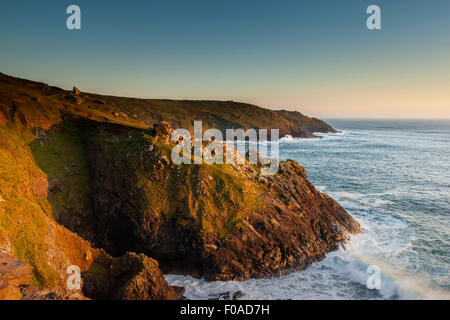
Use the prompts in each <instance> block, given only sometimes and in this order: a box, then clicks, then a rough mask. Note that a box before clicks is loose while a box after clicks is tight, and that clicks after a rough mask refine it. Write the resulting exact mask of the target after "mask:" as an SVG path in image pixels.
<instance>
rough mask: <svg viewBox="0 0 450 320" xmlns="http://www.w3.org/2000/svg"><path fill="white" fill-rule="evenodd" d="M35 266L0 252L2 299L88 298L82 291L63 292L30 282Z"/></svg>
mask: <svg viewBox="0 0 450 320" xmlns="http://www.w3.org/2000/svg"><path fill="white" fill-rule="evenodd" d="M32 270H33V267H32V266H31V265H30V264H28V263H26V262H23V261H20V260H18V259H16V258H14V257H11V256H8V255H6V254H2V253H0V300H86V299H87V298H86V297H84V296H83V295H82V294H81V293H71V294H67V295H64V294H61V292H59V291H55V290H46V289H39V288H37V287H35V286H33V285H31V284H30V282H31V278H32Z"/></svg>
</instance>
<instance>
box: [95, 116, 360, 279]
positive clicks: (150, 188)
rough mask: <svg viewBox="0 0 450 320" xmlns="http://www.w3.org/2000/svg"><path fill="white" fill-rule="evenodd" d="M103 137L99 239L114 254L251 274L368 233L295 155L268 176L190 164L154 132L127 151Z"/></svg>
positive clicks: (209, 275)
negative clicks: (152, 140) (172, 156)
mask: <svg viewBox="0 0 450 320" xmlns="http://www.w3.org/2000/svg"><path fill="white" fill-rule="evenodd" d="M114 128H115V127H111V128H110V129H109V130H110V133H108V134H110V135H111V136H113V135H116V133H114V130H115V129H114ZM155 129H156V139H158V140H160V141H167V140H166V138H167V137H168V136H169V134H170V132H171V129H170V128H169V127H168V125H167V124H162V125H160V126H156V127H155ZM101 132H102V134H103V135H105V132H108V131H107V130H105V129H102V131H101ZM95 135H96V134H95V133H92V134H91V135H90V136H95ZM124 135H125V133H124ZM105 139H106V140H102V141H101V142H100V141H96V143H94V144H92V145H89V150H90V156H91V157H90V164H91V167H92V172H93V179H94V190H95V197H94V207H95V211H96V212H97V222H98V226H99V230H98V231H99V232H98V233H99V237H98V239H97V242H98V244H99V245H100V246H102V247H104V248H105V249H106V250H108V251H109V252H111V253H113V254H115V255H120V254H123V253H125V252H126V251H136V252H143V253H145V254H147V255H148V256H152V257H154V258H155V259H157V260H158V261H159V263H160V265H161V268H162V269H163V271H164V272H171V273H175V272H182V273H189V274H191V275H193V276H204V277H205V278H206V279H207V280H236V279H248V278H250V277H260V276H270V275H274V274H275V275H279V274H281V273H287V272H291V271H293V270H298V269H305V268H306V267H308V266H309V265H310V264H311V263H313V262H315V261H317V260H320V259H322V258H323V257H324V256H325V254H326V253H328V252H329V251H332V250H335V249H337V248H338V247H339V246H340V245H341V244H343V243H345V242H346V241H348V239H349V235H350V234H356V233H359V232H360V226H359V224H358V223H357V222H356V221H355V220H354V219H353V218H352V217H351V216H350V215H349V214H348V213H347V212H346V211H345V210H344V209H343V208H342V207H341V206H340V205H339V204H337V203H336V202H335V201H334V200H333V199H331V198H330V197H328V196H326V195H324V194H322V193H320V192H319V191H317V190H316V189H315V188H314V186H313V185H312V184H311V183H310V182H309V181H308V179H307V176H306V172H305V169H304V168H303V167H301V166H300V165H299V164H298V163H297V162H296V161H293V160H289V161H286V162H281V163H280V168H279V173H278V174H276V175H274V176H271V177H270V178H269V177H265V176H260V174H259V168H258V167H257V166H253V165H251V164H249V163H248V161H246V162H245V164H243V165H235V166H227V167H225V166H223V167H222V168H223V169H222V171H220V170H218V169H216V168H215V167H214V166H208V165H197V166H192V169H190V170H188V168H187V167H188V166H186V169H184V168H180V167H178V166H175V165H174V164H173V163H172V162H170V161H169V160H167V159H166V158H165V156H164V155H163V154H164V152H163V149H160V147H159V146H158V145H156V144H153V145H154V146H155V148H154V149H153V150H152V151H151V152H148V153H147V152H146V151H145V150H147V149H148V148H147V146H148V143H149V141H148V140H146V139H147V138H142V140H139V139H138V138H137V136H135V140H134V142H133V144H132V145H130V148H129V149H127V151H126V152H125V150H124V149H121V150H118V149H116V148H114V147H113V145H111V146H109V143H108V142H107V141H108V136H106V137H105ZM122 141H124V140H122ZM131 159H134V160H133V161H131ZM114 177H128V178H127V179H123V178H121V179H116V178H114ZM210 177H212V179H211V178H210ZM269 179H270V183H269ZM155 190H158V191H157V194H155ZM129 199H139V201H135V202H133V203H130V200H129ZM287 202H288V203H289V205H287V204H286V203H287ZM204 208H207V209H206V210H205V209H204Z"/></svg>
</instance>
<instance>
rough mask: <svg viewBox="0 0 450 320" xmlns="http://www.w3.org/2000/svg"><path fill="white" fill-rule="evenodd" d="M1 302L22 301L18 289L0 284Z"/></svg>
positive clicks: (6, 284)
mask: <svg viewBox="0 0 450 320" xmlns="http://www.w3.org/2000/svg"><path fill="white" fill-rule="evenodd" d="M1 300H22V294H21V292H20V288H19V287H17V286H15V285H12V284H9V283H1V282H0V301H1Z"/></svg>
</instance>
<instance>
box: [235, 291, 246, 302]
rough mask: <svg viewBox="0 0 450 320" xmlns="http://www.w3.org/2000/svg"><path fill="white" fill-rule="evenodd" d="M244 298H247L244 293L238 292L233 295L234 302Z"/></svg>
mask: <svg viewBox="0 0 450 320" xmlns="http://www.w3.org/2000/svg"><path fill="white" fill-rule="evenodd" d="M243 296H245V293H243V292H242V291H237V292H235V293H234V294H233V300H239V299H240V298H242V297H243Z"/></svg>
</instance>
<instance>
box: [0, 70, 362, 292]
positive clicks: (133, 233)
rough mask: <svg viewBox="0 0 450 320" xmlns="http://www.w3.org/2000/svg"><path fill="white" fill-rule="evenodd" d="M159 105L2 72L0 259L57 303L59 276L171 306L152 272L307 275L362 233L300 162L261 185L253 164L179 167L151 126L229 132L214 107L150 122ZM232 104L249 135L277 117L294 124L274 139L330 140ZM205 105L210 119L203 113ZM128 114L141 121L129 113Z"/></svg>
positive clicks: (163, 134)
mask: <svg viewBox="0 0 450 320" xmlns="http://www.w3.org/2000/svg"><path fill="white" fill-rule="evenodd" d="M127 103H129V105H130V107H129V110H128V109H126V108H125V106H126V104H127ZM165 103H166V101H155V100H151V101H147V100H139V99H128V98H115V97H102V96H97V95H92V94H83V93H80V92H78V91H76V90H75V91H74V93H71V92H67V91H64V90H61V89H58V88H54V87H50V86H48V85H46V84H41V83H35V82H31V81H26V80H20V79H15V78H11V77H7V76H4V75H2V74H0V150H1V152H0V252H4V253H7V254H8V255H11V256H15V257H17V258H19V259H20V260H23V261H25V262H28V263H29V264H30V265H31V266H32V267H33V271H32V280H31V281H32V284H33V285H35V286H37V287H39V288H57V290H59V291H58V292H61V295H63V294H66V293H67V292H65V291H66V288H65V281H66V279H67V273H66V268H67V267H68V266H69V265H78V266H80V269H81V271H82V272H83V280H84V287H83V293H84V294H85V295H86V296H88V297H90V298H101V299H132V298H134V299H171V298H180V297H177V296H176V294H175V293H174V292H173V289H172V288H170V287H168V286H167V283H166V282H165V280H164V278H163V277H162V273H161V271H160V269H159V268H161V269H162V271H164V272H182V273H190V274H192V275H197V276H205V277H206V278H207V279H210V280H211V279H246V278H249V277H256V276H264V275H271V274H274V273H277V274H278V273H279V272H284V271H289V270H293V269H302V268H306V267H307V266H308V265H309V264H310V263H312V262H314V261H316V260H318V259H321V258H322V257H323V256H324V255H325V254H326V253H327V252H329V251H330V250H334V249H336V248H337V247H338V246H339V245H340V244H341V243H343V242H345V241H346V240H347V239H348V237H349V235H350V234H352V233H358V232H360V227H359V224H358V223H357V222H356V221H355V220H354V219H353V218H352V217H351V216H350V215H349V214H348V213H347V212H346V211H345V210H344V209H343V208H342V207H341V206H339V205H338V204H337V203H336V202H335V201H334V200H332V199H331V198H329V197H327V196H325V195H323V194H321V193H320V192H319V191H317V190H316V189H315V188H314V186H312V185H311V183H310V182H309V181H308V179H307V177H306V173H305V170H304V169H303V168H302V167H301V166H300V165H299V164H298V163H297V162H295V161H292V160H290V161H287V162H282V163H281V165H280V171H279V173H278V174H276V175H274V176H270V177H264V176H261V175H260V172H261V167H260V165H252V164H250V163H249V162H248V161H246V162H245V164H242V165H207V164H202V165H175V164H174V163H173V162H172V161H171V160H170V151H171V149H172V148H173V144H171V143H170V141H169V140H170V139H168V136H167V134H170V128H169V129H168V128H167V127H165V128H164V129H165V130H160V128H157V129H158V130H154V129H152V128H150V126H149V125H150V124H152V123H150V122H151V121H153V120H154V119H159V118H162V119H164V118H165V117H166V116H167V117H168V118H169V119H168V120H171V119H172V122H173V121H180V122H174V123H175V124H180V126H184V125H185V124H188V123H189V125H191V120H192V119H195V120H205V121H206V122H207V123H209V125H211V126H213V125H216V124H218V123H220V124H221V125H223V126H226V127H228V125H230V124H231V123H232V121H231V120H229V119H228V118H226V117H225V115H221V113H222V112H223V113H224V114H225V113H226V112H225V111H224V110H222V109H221V108H220V105H221V103H219V102H198V103H199V105H200V107H199V108H200V109H194V107H193V105H194V103H193V102H173V101H170V102H167V105H168V106H171V105H172V104H175V105H176V106H177V107H176V108H175V107H174V108H175V109H176V110H181V109H183V106H186V105H187V106H189V108H188V110H187V111H186V110H185V111H184V112H185V113H186V114H189V117H191V118H189V117H181V120H174V117H175V115H177V113H176V112H175V111H173V110H172V111H164V113H158V112H162V111H161V110H162V108H163V107H162V106H163V105H164V104H165ZM196 103H197V102H196ZM216 103H217V104H218V106H219V107H217V106H215V104H216ZM191 104H192V105H191ZM228 104H229V106H232V107H233V108H235V110H236V111H235V112H234V113H233V112H231V114H235V115H236V117H237V119H238V118H239V117H241V118H239V119H241V120H239V121H244V122H245V126H244V127H247V128H248V127H253V128H262V127H265V128H273V127H272V126H274V125H277V124H279V122H271V121H272V120H270V119H275V118H276V119H285V120H280V121H289V124H287V125H286V126H285V127H282V130H285V132H286V133H287V134H293V132H294V131H292V130H297V131H295V132H297V133H298V134H293V135H294V136H301V134H300V132H306V131H305V130H310V131H308V132H309V133H311V132H314V131H319V129H320V127H323V128H324V130H327V131H331V130H332V128H331V127H327V125H326V124H324V123H322V122H320V120H315V119H312V120H311V121H312V122H311V123H310V124H309V125H308V126H307V127H308V128H309V129H305V128H306V126H304V127H302V128H301V126H300V124H301V123H302V121H303V120H302V119H304V118H303V117H304V116H303V115H301V114H297V113H287V114H285V112H281V113H276V112H273V111H270V110H265V109H261V108H257V107H254V106H248V105H240V104H234V103H228ZM228 104H227V105H228ZM155 105H158V106H159V107H158V108H156V107H155ZM138 106H139V108H138ZM211 106H215V107H213V109H214V110H215V112H216V113H215V114H214V115H213V116H212V115H211V113H204V110H206V109H208V110H210V109H211V108H212V107H211ZM241 107H242V108H243V109H242V110H243V111H242V110H241V109H240V108H241ZM134 108H135V109H134ZM155 108H156V109H155ZM177 108H178V109H177ZM201 108H206V109H201ZM230 108H231V107H230ZM255 108H257V109H255ZM137 110H141V112H142V114H136V116H133V114H130V112H137ZM155 110H156V111H155ZM158 110H159V111H158ZM183 110H184V109H183ZM195 110H197V111H198V110H203V111H201V112H200V111H198V112H197V111H195ZM239 110H240V111H239ZM261 110H263V111H261ZM264 110H265V111H264ZM238 111H239V112H242V114H240V113H239V112H238ZM126 112H128V113H126ZM148 112H150V113H151V112H154V113H155V114H154V115H153V116H152V117H150V116H149V115H148V114H147V113H148ZM166 112H168V113H166ZM191 112H192V114H191ZM246 112H248V114H246V117H248V118H246V119H249V118H258V117H259V116H260V115H263V114H267V115H268V116H267V118H266V117H265V116H261V118H260V119H259V120H258V121H260V123H259V124H256V123H253V122H251V121H247V120H245V119H242V117H244V115H243V114H244V113H246ZM141 117H142V118H141ZM171 117H172V118H171ZM211 117H212V118H214V121H212V122H208V121H209V120H208V119H211ZM227 117H228V116H227ZM272 117H275V118H272ZM287 118H289V119H290V120H286V119H287ZM140 119H144V120H140ZM218 119H220V120H218ZM224 119H225V120H224ZM227 119H228V120H227ZM267 119H269V120H267ZM308 119H309V118H308ZM266 120H267V122H265V124H264V123H263V122H264V121H266ZM239 121H236V122H234V124H235V125H236V127H235V128H238V127H241V126H242V125H241V122H239ZM255 124H256V125H255ZM186 127H187V128H189V127H188V126H186ZM231 128H233V127H231ZM289 130H291V131H289ZM307 135H308V134H306V133H305V136H307ZM93 247H97V248H102V249H104V250H105V251H106V252H105V251H102V250H99V249H93ZM129 251H134V252H137V253H139V254H131V253H127V252H129ZM141 253H142V254H145V255H146V256H148V257H150V258H148V257H146V256H143V255H141ZM108 254H109V255H112V256H114V257H122V258H120V259H115V258H112V257H111V256H109V255H108ZM153 259H155V260H153ZM156 261H157V262H156Z"/></svg>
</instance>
